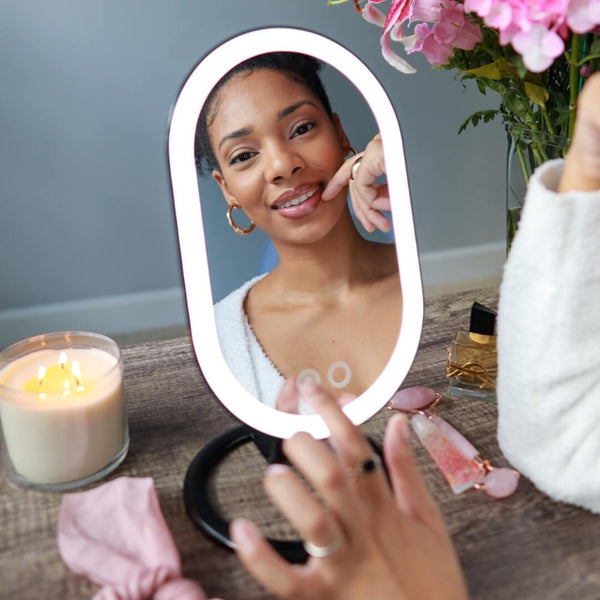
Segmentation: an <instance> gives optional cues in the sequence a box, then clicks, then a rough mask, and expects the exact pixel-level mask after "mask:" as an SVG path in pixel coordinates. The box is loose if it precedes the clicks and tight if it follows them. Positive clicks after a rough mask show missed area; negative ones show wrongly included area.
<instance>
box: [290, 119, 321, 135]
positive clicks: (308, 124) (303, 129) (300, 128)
mask: <svg viewBox="0 0 600 600" xmlns="http://www.w3.org/2000/svg"><path fill="white" fill-rule="evenodd" d="M316 126H317V124H316V122H315V121H305V122H304V123H299V124H298V125H296V127H295V128H294V131H293V133H292V137H297V136H299V135H304V134H306V133H308V132H309V131H310V130H311V129H313V128H314V127H316Z"/></svg>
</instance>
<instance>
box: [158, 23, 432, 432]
mask: <svg viewBox="0 0 600 600" xmlns="http://www.w3.org/2000/svg"><path fill="white" fill-rule="evenodd" d="M308 51H310V56H307V52H308ZM315 59H316V61H318V62H319V63H321V68H320V71H319V74H318V77H319V79H320V80H322V82H323V86H324V88H325V95H326V96H327V98H325V97H324V96H323V94H322V92H321V91H320V88H319V84H318V83H317V84H315V83H314V77H313V74H311V73H312V71H314V68H315ZM248 61H251V62H250V63H248ZM290 61H291V62H290ZM291 64H293V65H294V66H293V67H290V66H289V65H291ZM240 65H243V67H242V68H240ZM286 65H288V66H286ZM236 67H237V69H236ZM233 69H236V70H235V71H234V73H233V75H232V74H231V73H230V71H232V70H233ZM307 73H308V74H307ZM215 88H216V91H215V92H214V93H212V92H213V89H215ZM327 104H330V106H331V111H330V110H329V107H327V106H326V105H327ZM203 109H204V110H203ZM348 115H350V116H348ZM358 125H360V126H358ZM377 131H379V132H381V139H382V143H383V151H384V157H385V162H386V165H387V167H388V172H387V184H388V187H389V195H390V201H391V216H390V219H391V223H392V230H393V234H391V233H387V234H380V238H381V236H383V238H384V239H373V238H372V237H369V236H368V235H365V233H366V232H365V230H364V228H362V226H361V225H359V224H358V225H357V224H355V222H353V221H352V217H351V214H350V213H351V210H350V208H349V206H350V204H349V203H348V202H347V200H346V195H347V189H344V190H342V191H341V192H340V193H338V194H336V195H334V197H333V198H332V199H329V200H327V201H325V200H323V199H322V198H321V194H322V192H323V191H324V189H325V187H326V185H327V183H328V181H329V180H330V179H331V177H332V176H333V174H334V173H335V172H336V171H337V169H338V168H339V167H340V166H341V164H342V163H343V161H344V160H345V159H346V160H348V158H349V157H350V155H351V152H350V150H349V147H350V144H353V145H355V146H356V148H357V150H358V151H359V152H360V151H361V150H363V149H364V146H365V144H366V143H367V142H368V140H369V139H370V138H371V137H372V136H373V135H374V134H375V133H377ZM168 149H169V164H170V171H171V181H172V187H173V198H174V203H175V211H176V218H177V228H178V236H179V245H180V252H181V260H182V267H183V276H184V283H185V291H186V298H187V308H188V313H189V319H190V327H191V335H192V342H193V346H194V350H195V353H196V357H197V359H198V363H199V365H200V367H201V369H202V372H203V374H204V376H205V378H206V381H207V382H208V384H209V385H210V387H211V388H212V390H213V391H214V393H215V394H216V396H217V397H218V398H219V400H220V401H221V402H222V403H223V404H224V406H225V407H226V408H227V409H228V410H230V411H231V412H232V413H233V414H234V415H235V416H236V417H237V418H238V419H240V420H241V421H242V422H244V423H246V424H247V425H249V426H250V427H252V428H254V429H256V430H259V431H262V432H264V433H266V434H269V435H271V436H275V437H279V438H286V437H289V436H290V435H292V434H294V433H295V432H297V431H308V432H309V433H311V434H312V435H313V436H315V437H317V438H323V437H326V436H327V435H328V431H327V428H326V427H325V425H324V423H323V422H322V420H321V419H320V417H318V416H316V415H311V414H306V413H307V412H309V411H307V410H306V409H305V408H304V407H303V406H302V402H300V406H296V407H294V401H295V397H296V395H297V394H296V390H297V386H296V379H293V380H292V381H291V382H289V383H288V385H287V391H284V393H283V394H282V395H281V396H280V399H279V403H276V397H277V396H278V392H279V390H280V388H281V386H282V385H283V384H284V382H285V381H286V380H288V381H289V380H290V379H291V378H292V377H293V378H300V379H302V378H304V377H310V378H312V379H313V380H317V381H319V382H320V383H321V385H323V386H324V387H326V388H328V389H329V390H330V391H331V392H332V393H334V394H335V395H336V396H338V397H340V399H341V401H345V400H347V397H344V396H343V394H344V393H346V392H349V393H353V394H356V395H357V396H358V397H357V398H356V399H354V400H352V401H350V402H348V403H347V404H345V406H344V410H345V412H346V414H347V415H348V416H349V417H350V418H351V420H352V421H353V422H354V423H356V424H359V423H362V422H363V421H365V420H366V419H368V418H369V417H371V416H372V415H373V414H374V413H375V412H377V411H378V410H379V409H380V408H381V407H382V406H383V405H384V404H385V403H386V402H387V400H388V399H389V398H390V396H391V395H392V394H393V393H394V392H395V391H396V390H397V389H398V387H400V385H401V384H402V381H403V380H404V378H405V376H406V373H407V372H408V370H409V368H410V366H411V364H412V362H413V359H414V356H415V353H416V350H417V347H418V343H419V339H420V335H421V327H422V320H423V294H422V287H421V278H420V270H419V261H418V254H417V246H416V240H415V234H414V224H413V216H412V207H411V202H410V193H409V188H408V181H407V175H406V166H405V161H404V150H403V144H402V137H401V134H400V128H399V124H398V121H397V118H396V115H395V112H394V109H393V107H392V104H391V103H390V101H389V99H388V97H387V95H386V93H385V91H384V89H383V88H382V86H381V84H380V83H379V82H378V81H377V79H376V78H375V76H374V75H373V74H372V73H371V71H370V70H369V69H368V68H367V67H366V66H365V65H364V63H362V61H360V60H359V59H358V58H357V57H356V56H355V55H354V54H352V53H351V52H349V51H348V50H347V49H345V48H344V47H342V46H340V45H339V44H337V43H336V42H333V41H332V40H330V39H328V38H326V37H324V36H321V35H318V34H315V33H312V32H308V31H304V30H299V29H292V28H267V29H260V30H255V31H251V32H247V33H244V34H241V35H239V36H237V37H235V38H233V39H230V40H228V41H227V42H225V43H223V44H222V45H220V46H219V47H217V48H216V49H214V50H213V51H211V52H210V53H209V54H208V55H207V56H206V57H205V58H204V59H203V60H202V61H201V62H200V63H199V64H198V66H197V67H196V68H195V69H194V70H193V71H192V73H191V74H190V76H189V77H188V79H187V80H186V82H185V83H184V85H183V87H182V89H181V92H180V94H179V96H178V98H177V101H176V104H175V106H174V109H173V113H172V117H171V125H170V130H169V147H168ZM198 162H200V163H201V165H202V166H203V171H204V176H200V177H199V173H198ZM230 206H231V207H232V208H231V210H230V211H229V217H230V219H231V224H228V220H227V212H228V210H227V209H228V207H230ZM238 207H239V208H238ZM252 223H254V224H255V227H254V229H253V230H252V231H248V230H250V229H252ZM234 229H237V233H236V232H235V231H234ZM246 231H248V234H247V235H244V233H245V232H246ZM359 232H360V233H359ZM365 238H366V239H365ZM394 241H395V245H394V244H393V242H394ZM360 265H362V267H361V268H362V271H361V268H359V266H360ZM349 266H350V267H351V268H350V267H349ZM265 273H266V274H265ZM344 278H346V280H345V279H344ZM348 279H352V284H353V285H355V282H356V281H358V284H356V286H357V287H360V286H362V289H363V290H366V292H364V293H361V294H357V295H355V296H353V294H352V293H351V292H352V290H355V289H357V287H356V286H355V287H354V288H352V286H349V285H348V281H347V280H348ZM246 282H250V283H246ZM240 286H243V287H242V289H241V290H239V289H238V288H240ZM234 290H238V291H237V292H234ZM316 290H318V292H319V293H316ZM338 290H342V292H341V298H338V297H336V294H338V293H339V292H338ZM349 290H350V292H349ZM231 292H233V294H231V295H230V293H231ZM223 298H225V299H223ZM215 303H217V308H216V310H215V308H214V305H215ZM290 390H291V392H290ZM290 397H291V403H290V402H289V401H288V400H286V398H287V399H289V398H290ZM290 407H291V408H290ZM294 413H297V414H294Z"/></svg>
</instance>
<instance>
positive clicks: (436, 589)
mask: <svg viewBox="0 0 600 600" xmlns="http://www.w3.org/2000/svg"><path fill="white" fill-rule="evenodd" d="M302 396H303V397H304V398H306V399H307V401H308V402H309V404H310V405H311V407H312V408H313V409H314V410H315V412H317V413H319V414H320V415H321V416H322V418H323V419H324V420H325V423H326V424H327V426H328V428H329V430H330V432H331V441H332V445H333V448H334V451H333V452H332V451H331V450H330V449H329V448H328V447H327V445H325V444H324V443H323V442H319V441H317V440H314V439H313V438H312V437H311V436H309V435H308V434H306V433H298V434H296V435H294V436H293V437H292V438H290V439H289V440H286V441H285V442H284V451H285V453H286V455H287V457H288V458H289V459H290V460H291V461H292V462H293V463H294V465H295V466H296V467H297V468H298V469H299V470H300V471H301V472H302V473H303V474H304V476H305V477H306V478H307V480H308V481H309V482H310V484H311V485H312V486H313V487H314V489H315V490H316V493H317V494H318V495H319V497H320V498H322V499H323V502H324V504H325V507H324V506H323V504H322V503H321V502H320V501H319V500H317V498H316V497H315V496H314V495H313V494H311V493H310V492H309V491H308V490H307V489H306V487H305V486H304V485H303V484H302V483H301V481H300V479H299V478H298V476H297V475H296V474H295V473H294V471H292V469H291V468H289V467H286V466H283V465H272V466H270V467H269V468H268V469H267V474H266V477H265V488H266V490H267V493H268V494H269V495H270V496H271V498H272V499H273V501H274V503H275V504H276V505H277V506H278V507H279V509H280V510H281V511H282V512H283V514H284V515H285V516H286V517H287V518H288V519H289V520H290V522H291V524H292V525H293V526H294V528H295V529H296V530H297V531H298V532H299V534H300V536H301V537H302V538H303V539H304V540H305V541H310V543H312V544H313V547H312V551H313V552H316V553H317V554H318V553H319V548H320V549H321V550H322V551H321V554H323V555H324V556H321V557H315V556H314V555H313V556H311V557H310V558H309V561H308V562H307V563H306V564H305V565H291V564H289V563H287V562H286V561H285V560H284V559H283V558H281V557H280V556H279V555H278V554H277V553H276V552H275V551H274V550H273V548H272V547H271V546H270V545H269V544H268V542H267V541H266V540H265V539H264V537H263V536H262V534H261V533H260V531H259V530H258V528H257V527H256V525H254V524H253V523H252V522H250V521H247V520H245V519H236V520H235V521H233V523H232V525H231V538H232V540H233V542H234V543H235V544H236V546H237V553H238V556H239V557H240V559H241V560H242V562H243V563H244V565H245V567H246V568H247V569H248V571H250V573H251V574H252V575H253V576H254V577H255V578H256V579H258V581H259V582H260V583H262V584H263V585H264V586H265V587H266V588H267V589H268V590H270V591H271V592H272V593H274V594H276V595H277V596H278V597H281V598H284V599H287V598H289V599H303V598H306V599H310V600H321V599H322V600H325V599H327V600H338V599H339V600H342V599H343V600H355V599H356V600H359V599H360V600H364V599H365V598H369V599H370V600H384V599H385V600H397V599H403V600H428V599H431V598H437V599H439V598H444V599H447V600H450V599H452V600H458V599H461V600H463V599H465V598H467V593H466V589H465V584H464V581H463V578H462V575H461V571H460V567H459V564H458V561H457V559H456V556H455V554H454V550H453V548H452V542H451V541H450V537H449V535H448V533H447V531H446V528H445V526H444V523H443V521H442V518H441V516H440V513H439V511H438V509H437V507H436V505H435V503H434V501H433V500H432V498H431V497H430V496H429V493H428V492H427V489H426V487H425V484H424V481H423V479H422V478H421V476H420V474H419V471H418V469H417V466H416V463H415V461H414V458H413V456H412V453H411V450H410V447H409V444H408V425H407V420H406V417H405V416H404V415H395V416H394V417H392V418H391V419H390V421H389V423H388V427H387V431H386V434H385V441H384V452H385V460H386V465H387V467H388V470H389V474H390V479H391V483H392V487H393V492H392V491H391V490H390V488H389V486H388V483H387V480H386V477H385V474H384V472H383V470H382V469H381V468H372V467H373V466H374V464H376V463H373V461H371V460H370V457H371V456H372V449H371V447H370V445H369V443H368V442H367V440H365V438H364V437H363V436H362V434H361V433H360V431H359V429H358V428H357V427H355V426H354V425H352V423H351V422H350V421H349V420H348V418H347V417H346V416H345V415H344V413H343V412H342V410H341V409H340V408H339V406H338V404H337V402H336V400H335V399H334V398H333V396H331V395H330V394H328V393H327V392H325V391H324V390H323V389H322V388H320V387H318V386H316V385H315V384H314V383H307V384H304V385H303V386H302ZM357 467H358V468H357Z"/></svg>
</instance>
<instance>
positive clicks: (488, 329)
mask: <svg viewBox="0 0 600 600" xmlns="http://www.w3.org/2000/svg"><path fill="white" fill-rule="evenodd" d="M495 325H496V312H495V311H493V310H492V309H491V308H487V306H483V304H479V302H473V306H472V307H471V324H470V325H469V331H470V332H471V333H478V334H480V335H494V326H495Z"/></svg>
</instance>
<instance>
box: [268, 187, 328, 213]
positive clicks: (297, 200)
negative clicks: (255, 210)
mask: <svg viewBox="0 0 600 600" xmlns="http://www.w3.org/2000/svg"><path fill="white" fill-rule="evenodd" d="M323 187H324V186H323V184H322V183H320V184H319V185H317V186H316V187H314V188H312V189H310V190H308V191H306V192H304V193H303V194H300V195H298V196H295V197H293V198H291V199H289V200H287V198H286V197H289V196H290V195H291V194H290V193H289V192H287V193H286V194H282V196H284V197H283V198H282V197H280V198H279V199H278V200H277V203H275V204H273V206H271V208H272V209H273V210H280V209H282V208H289V207H290V206H298V205H299V204H303V203H304V202H306V201H307V200H308V199H309V198H312V197H313V196H314V195H315V194H316V193H317V192H319V191H321V190H322V189H323ZM282 200H283V202H282Z"/></svg>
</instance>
